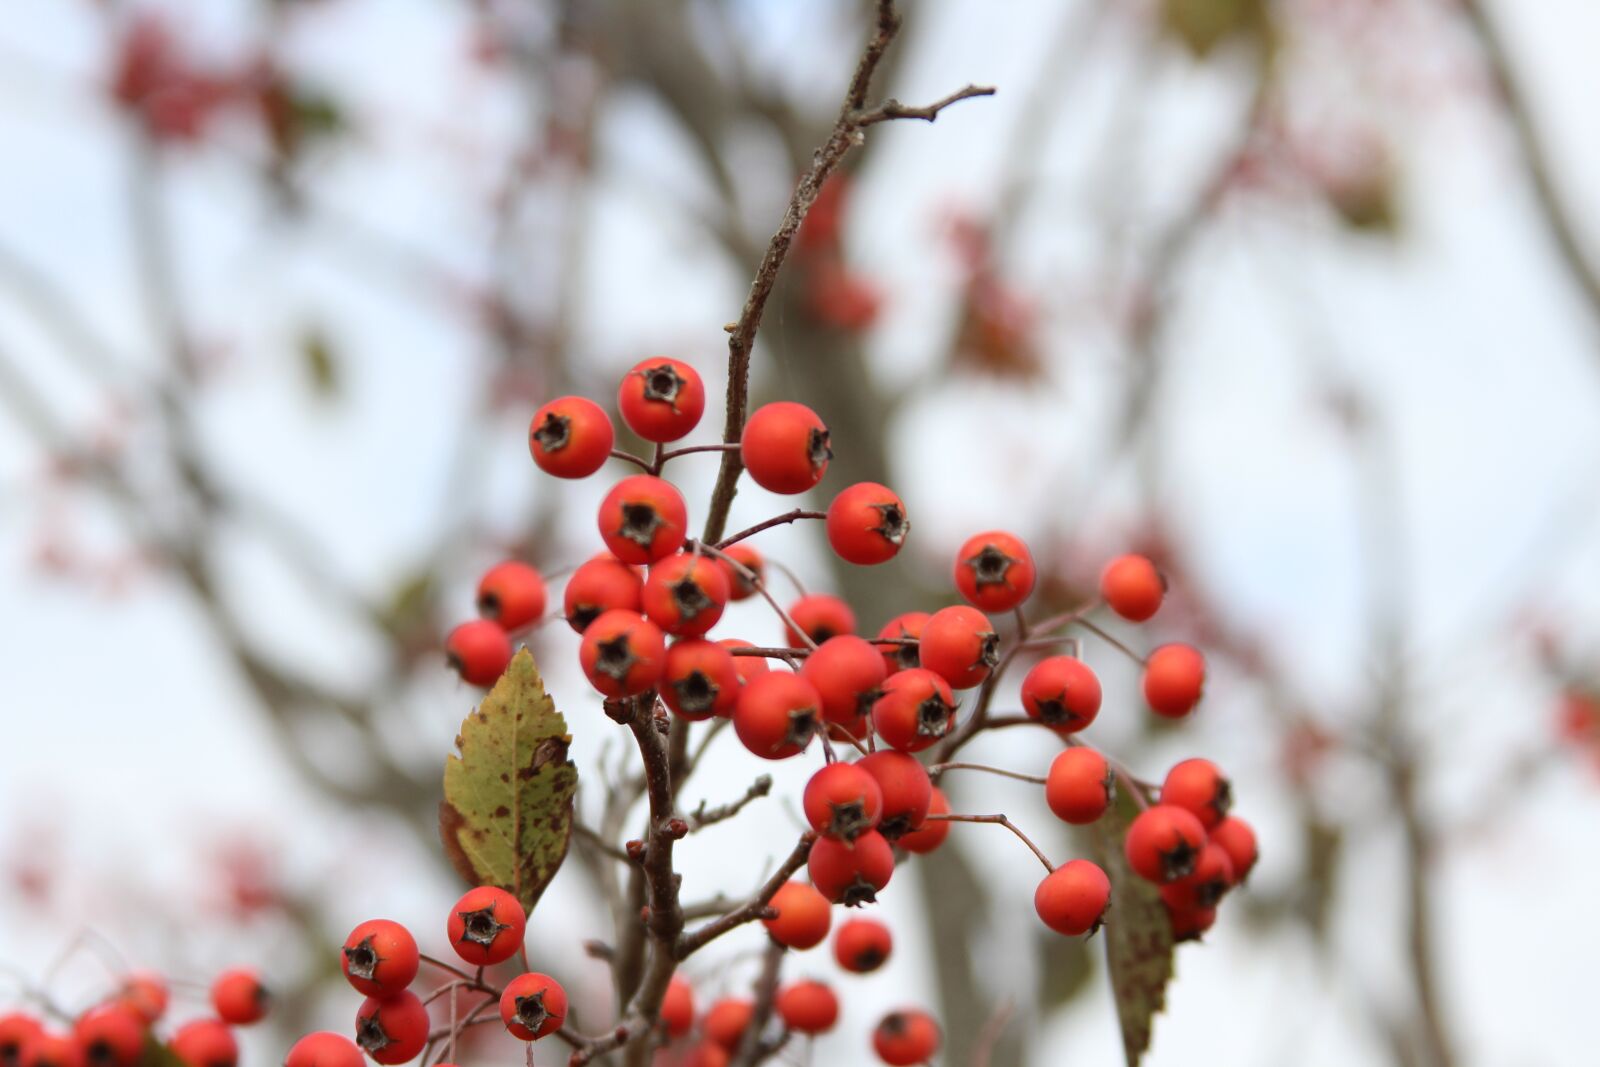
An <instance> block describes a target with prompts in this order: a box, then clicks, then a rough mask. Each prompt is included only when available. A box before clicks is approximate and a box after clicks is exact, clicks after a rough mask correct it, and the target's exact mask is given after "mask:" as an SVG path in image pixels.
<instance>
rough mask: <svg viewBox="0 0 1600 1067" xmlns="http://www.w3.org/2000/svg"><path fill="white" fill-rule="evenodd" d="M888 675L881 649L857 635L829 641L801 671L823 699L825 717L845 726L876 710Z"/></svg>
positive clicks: (833, 638)
mask: <svg viewBox="0 0 1600 1067" xmlns="http://www.w3.org/2000/svg"><path fill="white" fill-rule="evenodd" d="M887 673H888V672H887V671H886V670H885V669H884V663H883V657H882V656H880V655H879V654H878V650H877V648H875V647H874V646H873V644H872V643H871V642H870V641H867V640H866V639H865V638H861V637H857V636H855V635H854V634H840V635H839V636H837V637H830V638H828V639H827V640H826V641H824V642H822V644H820V645H819V646H817V650H816V651H815V652H813V653H811V655H809V656H807V657H806V661H805V663H804V665H802V666H801V668H800V675H801V677H803V678H805V680H806V681H808V682H810V683H811V684H812V685H814V686H816V687H817V693H818V695H820V696H821V697H822V717H823V718H824V719H826V720H827V721H829V722H831V723H837V724H839V725H842V726H849V725H851V724H853V723H855V722H856V721H857V720H858V719H859V718H860V717H861V716H862V715H864V714H866V713H868V712H870V711H871V710H872V705H873V704H874V703H875V702H876V701H877V699H878V697H880V696H881V695H882V690H881V689H880V687H881V686H882V684H883V679H884V677H885V675H886V674H887Z"/></svg>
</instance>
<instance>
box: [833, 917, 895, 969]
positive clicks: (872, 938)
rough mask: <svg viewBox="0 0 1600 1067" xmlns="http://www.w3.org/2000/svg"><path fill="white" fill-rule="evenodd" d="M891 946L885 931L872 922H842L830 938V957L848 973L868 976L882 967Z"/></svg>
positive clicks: (887, 930) (863, 920)
mask: <svg viewBox="0 0 1600 1067" xmlns="http://www.w3.org/2000/svg"><path fill="white" fill-rule="evenodd" d="M893 947H894V937H893V936H892V935H891V934H890V933H889V928H888V927H887V926H885V925H883V923H881V922H879V921H878V920H876V919H867V918H861V919H846V920H845V921H844V922H843V923H840V924H839V931H838V933H836V934H834V935H833V958H834V959H835V960H838V961H839V966H841V967H843V968H844V969H845V970H847V971H849V972H851V973H852V974H870V973H871V972H873V971H875V970H877V969H878V968H879V967H882V966H883V965H884V963H886V962H887V961H888V959H889V951H890V950H891V949H892V948H893Z"/></svg>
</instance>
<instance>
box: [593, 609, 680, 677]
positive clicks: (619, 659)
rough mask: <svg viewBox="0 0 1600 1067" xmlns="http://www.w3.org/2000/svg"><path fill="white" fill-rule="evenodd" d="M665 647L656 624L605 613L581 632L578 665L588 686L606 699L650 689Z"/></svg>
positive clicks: (632, 614)
mask: <svg viewBox="0 0 1600 1067" xmlns="http://www.w3.org/2000/svg"><path fill="white" fill-rule="evenodd" d="M666 659H667V644H666V639H665V638H663V637H662V636H661V631H660V629H658V628H657V627H656V624H655V623H653V622H651V621H650V620H649V619H647V618H645V617H644V616H643V615H640V614H638V613H636V612H632V611H622V610H617V611H608V612H606V613H605V614H604V615H602V616H600V617H599V618H598V619H596V620H594V622H592V623H590V624H589V628H588V629H586V630H584V631H583V643H582V644H581V645H579V646H578V662H579V664H581V665H582V667H583V673H584V675H585V676H587V677H588V679H589V684H590V685H592V686H594V687H595V688H596V689H598V690H600V692H602V693H604V694H605V695H606V696H608V697H631V696H637V695H638V694H640V693H643V692H645V691H646V690H648V689H650V688H652V687H653V686H654V685H655V684H656V682H657V681H658V680H659V679H660V678H661V672H662V671H663V670H664V669H665V667H666Z"/></svg>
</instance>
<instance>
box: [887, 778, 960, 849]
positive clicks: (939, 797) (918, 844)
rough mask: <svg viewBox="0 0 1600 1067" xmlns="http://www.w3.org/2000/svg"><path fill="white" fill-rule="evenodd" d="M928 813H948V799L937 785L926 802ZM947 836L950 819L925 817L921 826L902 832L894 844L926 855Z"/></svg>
mask: <svg viewBox="0 0 1600 1067" xmlns="http://www.w3.org/2000/svg"><path fill="white" fill-rule="evenodd" d="M928 814H929V815H949V814H950V801H949V800H947V799H946V798H945V795H944V790H942V789H940V788H939V787H938V786H934V787H933V800H932V801H931V802H930V803H929V804H928ZM949 836H950V820H948V819H927V818H925V819H924V820H923V822H922V825H921V826H918V827H917V828H916V829H914V830H912V831H911V832H910V833H908V834H903V835H902V836H901V838H900V840H899V841H897V842H896V844H898V845H899V846H900V847H901V848H903V849H905V850H906V851H907V852H914V853H916V854H918V855H926V854H927V853H929V852H932V851H933V850H934V849H936V848H938V847H939V846H940V845H942V844H944V839H945V838H947V837H949Z"/></svg>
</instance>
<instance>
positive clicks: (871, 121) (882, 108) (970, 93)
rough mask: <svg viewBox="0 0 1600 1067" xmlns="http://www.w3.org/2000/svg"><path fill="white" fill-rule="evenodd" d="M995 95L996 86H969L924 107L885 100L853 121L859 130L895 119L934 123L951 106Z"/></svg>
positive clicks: (860, 113)
mask: <svg viewBox="0 0 1600 1067" xmlns="http://www.w3.org/2000/svg"><path fill="white" fill-rule="evenodd" d="M993 95H994V86H992V85H969V86H967V87H966V88H964V89H957V90H956V91H955V92H953V93H951V94H950V95H949V96H946V97H943V98H941V99H939V100H935V101H934V102H933V103H931V104H925V105H924V106H922V107H909V106H907V105H905V104H902V103H901V102H900V101H898V100H885V101H884V102H883V103H881V104H879V105H878V106H877V107H875V108H873V109H872V110H870V111H858V112H856V113H855V114H854V115H853V116H852V121H853V122H854V123H855V125H856V127H857V128H862V127H866V126H875V125H877V124H878V123H880V122H890V121H892V120H894V119H921V120H922V121H924V122H932V121H934V120H935V119H937V118H938V117H939V112H941V111H943V110H944V109H945V108H947V107H949V106H950V105H951V104H954V103H956V102H958V101H961V100H970V99H972V98H973V97H975V96H993Z"/></svg>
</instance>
